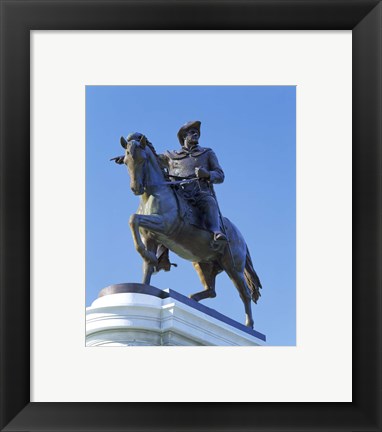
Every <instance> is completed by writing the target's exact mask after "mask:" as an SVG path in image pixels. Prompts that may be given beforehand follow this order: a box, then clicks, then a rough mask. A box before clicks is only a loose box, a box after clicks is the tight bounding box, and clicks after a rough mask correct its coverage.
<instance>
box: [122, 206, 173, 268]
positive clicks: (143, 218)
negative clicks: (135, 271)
mask: <svg viewBox="0 0 382 432" xmlns="http://www.w3.org/2000/svg"><path fill="white" fill-rule="evenodd" d="M129 225H130V229H131V232H132V234H133V240H134V246H135V249H136V250H137V252H138V253H139V254H140V255H141V256H142V258H143V259H144V260H146V261H147V262H148V263H149V264H151V265H153V266H156V265H157V264H158V259H157V257H156V254H155V252H153V251H150V250H149V249H148V248H146V246H145V245H144V243H143V241H142V238H141V234H140V232H139V228H144V229H146V230H147V231H150V232H153V233H158V234H161V233H163V232H164V230H165V226H164V222H163V218H162V216H158V215H149V216H148V215H140V214H133V215H131V217H130V220H129Z"/></svg>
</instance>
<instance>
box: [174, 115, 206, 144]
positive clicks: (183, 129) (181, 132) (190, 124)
mask: <svg viewBox="0 0 382 432" xmlns="http://www.w3.org/2000/svg"><path fill="white" fill-rule="evenodd" d="M200 125H201V122H200V121H198V120H196V121H189V122H187V123H186V124H184V125H183V126H182V127H181V128H180V129H179V132H178V140H179V142H180V145H183V144H184V133H185V132H187V131H188V130H189V129H192V128H194V129H197V130H198V132H199V135H200Z"/></svg>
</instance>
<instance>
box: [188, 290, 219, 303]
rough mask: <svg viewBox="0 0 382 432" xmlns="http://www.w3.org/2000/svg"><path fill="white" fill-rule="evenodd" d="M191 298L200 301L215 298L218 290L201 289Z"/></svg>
mask: <svg viewBox="0 0 382 432" xmlns="http://www.w3.org/2000/svg"><path fill="white" fill-rule="evenodd" d="M189 297H190V299H192V300H195V301H200V300H203V299H206V298H214V297H216V292H215V290H211V289H210V290H205V291H200V292H197V293H195V294H191V295H190V296H189Z"/></svg>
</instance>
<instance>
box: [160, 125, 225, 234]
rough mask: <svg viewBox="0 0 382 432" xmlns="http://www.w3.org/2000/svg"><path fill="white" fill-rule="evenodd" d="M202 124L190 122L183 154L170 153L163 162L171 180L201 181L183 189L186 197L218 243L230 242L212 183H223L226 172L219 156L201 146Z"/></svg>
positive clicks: (183, 139) (181, 139) (185, 130)
mask: <svg viewBox="0 0 382 432" xmlns="http://www.w3.org/2000/svg"><path fill="white" fill-rule="evenodd" d="M200 125H201V122H200V121H190V122H188V123H186V124H185V125H183V126H182V127H181V128H180V129H179V132H178V140H179V142H180V145H181V146H182V147H181V149H180V150H175V151H167V152H166V153H165V154H163V155H161V160H162V162H163V164H164V165H165V167H166V168H167V170H168V174H169V177H170V179H171V180H175V181H179V180H183V179H184V180H187V179H190V178H195V177H196V178H198V179H199V180H198V181H195V182H191V183H186V184H184V185H182V186H181V191H182V195H183V196H184V198H185V199H186V200H187V201H189V202H190V203H191V204H193V205H195V206H196V207H197V208H198V209H199V210H200V212H201V213H202V214H203V216H204V222H205V226H206V228H207V229H208V230H209V231H211V232H212V233H213V234H214V240H215V241H227V238H226V236H225V235H224V234H223V233H222V232H221V229H220V221H219V209H218V206H217V202H216V199H215V197H214V194H213V192H212V190H211V188H212V185H210V183H222V182H223V181H224V172H223V170H222V169H221V167H220V165H219V162H218V159H217V157H216V155H215V153H214V152H213V151H212V150H211V149H210V148H205V147H200V146H199V137H200Z"/></svg>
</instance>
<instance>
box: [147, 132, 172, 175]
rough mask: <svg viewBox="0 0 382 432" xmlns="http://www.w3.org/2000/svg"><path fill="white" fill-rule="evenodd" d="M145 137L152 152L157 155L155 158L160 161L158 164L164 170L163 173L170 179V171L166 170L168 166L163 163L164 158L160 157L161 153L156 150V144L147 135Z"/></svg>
mask: <svg viewBox="0 0 382 432" xmlns="http://www.w3.org/2000/svg"><path fill="white" fill-rule="evenodd" d="M145 139H146V145H147V146H148V147H149V149H150V150H151V151H152V153H153V155H154V156H155V158H156V160H157V162H158V165H159V167H160V169H161V170H162V172H163V175H164V176H165V178H166V180H168V178H169V177H168V172H167V170H166V167H165V166H164V165H163V161H162V158H161V157H160V155H158V153H157V152H156V150H155V147H154V144H153V143H152V142H150V141H149V140H148V139H147V137H146V136H145Z"/></svg>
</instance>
